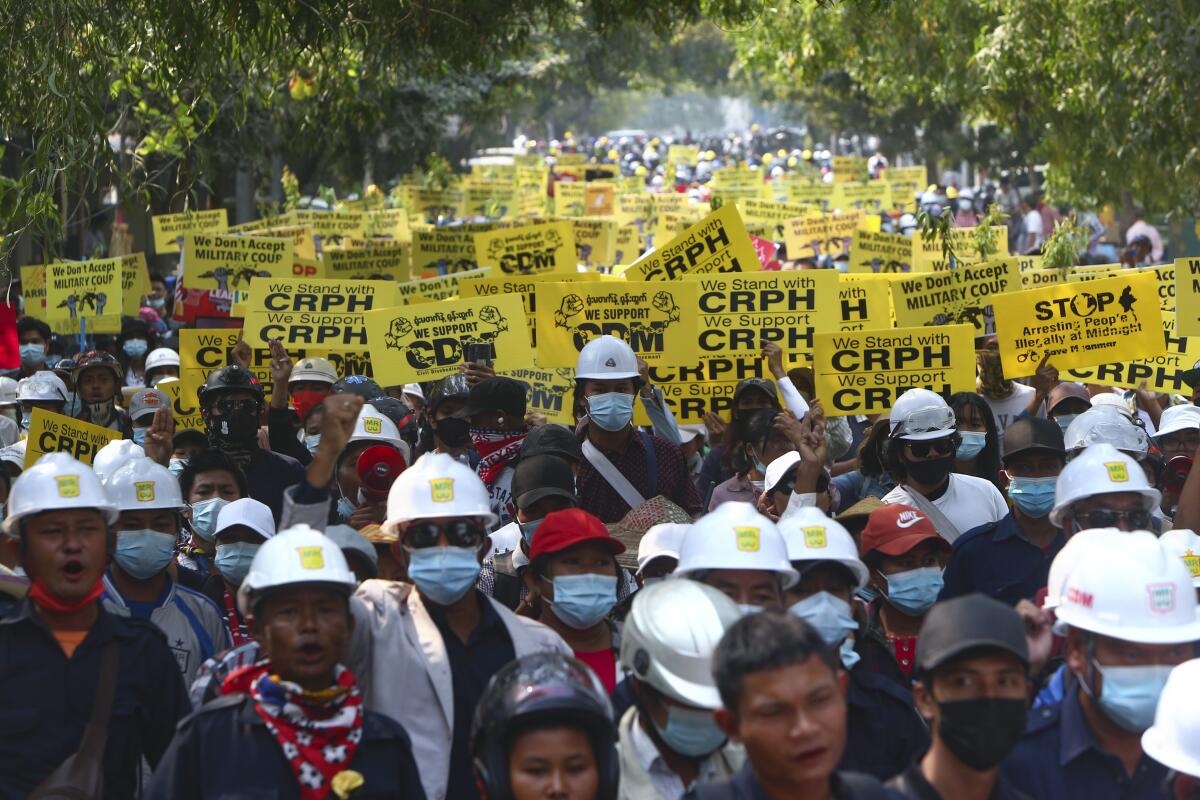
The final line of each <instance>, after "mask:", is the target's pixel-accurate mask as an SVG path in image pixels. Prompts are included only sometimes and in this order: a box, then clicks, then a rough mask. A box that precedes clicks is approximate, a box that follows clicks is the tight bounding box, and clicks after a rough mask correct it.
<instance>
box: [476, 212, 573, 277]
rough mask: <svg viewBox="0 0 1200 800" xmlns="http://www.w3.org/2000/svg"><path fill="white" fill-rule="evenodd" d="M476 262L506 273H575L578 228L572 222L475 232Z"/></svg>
mask: <svg viewBox="0 0 1200 800" xmlns="http://www.w3.org/2000/svg"><path fill="white" fill-rule="evenodd" d="M475 262H476V263H477V264H479V266H481V267H495V268H497V269H498V270H499V271H500V272H502V273H504V274H505V275H530V274H537V273H544V272H568V273H573V272H575V264H576V258H575V230H574V228H572V227H571V223H570V222H568V221H562V222H551V223H546V224H541V225H522V226H520V227H517V228H501V229H499V230H494V231H488V232H486V233H477V234H475Z"/></svg>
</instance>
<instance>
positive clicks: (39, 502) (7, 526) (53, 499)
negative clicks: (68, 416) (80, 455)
mask: <svg viewBox="0 0 1200 800" xmlns="http://www.w3.org/2000/svg"><path fill="white" fill-rule="evenodd" d="M76 508H94V509H96V510H97V511H100V512H102V513H103V514H104V517H105V519H107V520H108V521H109V522H116V521H117V507H116V506H115V505H113V503H112V500H110V499H109V498H108V495H107V494H106V493H105V491H104V487H103V486H102V485H101V484H100V479H99V478H97V477H96V473H94V472H92V468H91V467H89V466H88V465H87V464H84V463H83V462H82V461H76V460H75V459H73V458H71V457H70V456H69V455H67V454H66V453H47V454H46V455H44V456H42V457H41V458H39V459H38V460H37V463H36V464H34V465H33V466H32V467H30V468H29V469H27V470H25V471H24V472H22V473H21V475H20V477H18V478H17V479H16V480H15V481H13V485H12V489H11V490H10V491H9V493H8V516H7V517H5V518H4V532H5V533H7V534H8V535H9V536H16V535H17V530H18V523H19V522H20V520H21V519H22V518H23V517H30V516H34V515H36V514H41V513H42V512H43V511H59V510H63V509H76Z"/></svg>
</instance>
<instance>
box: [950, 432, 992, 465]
mask: <svg viewBox="0 0 1200 800" xmlns="http://www.w3.org/2000/svg"><path fill="white" fill-rule="evenodd" d="M958 435H959V437H960V438H961V439H962V443H961V444H959V446H958V450H956V451H954V457H955V458H957V459H958V460H959V461H966V460H968V459H972V458H974V457H975V456H977V455H979V451H980V450H982V449H983V446H984V445H985V444H986V443H987V434H986V433H983V432H981V431H959V432H958Z"/></svg>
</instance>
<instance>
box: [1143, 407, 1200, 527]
mask: <svg viewBox="0 0 1200 800" xmlns="http://www.w3.org/2000/svg"><path fill="white" fill-rule="evenodd" d="M1154 443H1155V444H1157V445H1158V449H1159V450H1160V451H1161V452H1162V458H1163V460H1164V461H1165V462H1166V468H1167V473H1170V472H1171V471H1173V470H1174V469H1175V467H1176V466H1177V465H1179V464H1184V465H1187V466H1185V467H1183V469H1184V470H1185V471H1190V469H1191V464H1189V462H1188V459H1192V462H1191V463H1194V462H1195V457H1196V452H1197V451H1198V450H1200V406H1193V405H1179V406H1171V407H1170V408H1168V409H1166V410H1165V411H1163V413H1162V418H1161V419H1159V421H1158V430H1157V431H1156V432H1155V434H1154ZM1173 459H1177V460H1173ZM1158 486H1159V487H1160V488H1161V489H1162V490H1163V499H1162V503H1161V504H1160V510H1161V511H1162V513H1163V514H1164V515H1166V516H1174V514H1175V509H1176V506H1177V504H1178V503H1179V494H1178V492H1179V490H1180V488H1181V487H1178V486H1173V485H1171V484H1170V483H1169V482H1168V481H1165V480H1160V481H1159V483H1158Z"/></svg>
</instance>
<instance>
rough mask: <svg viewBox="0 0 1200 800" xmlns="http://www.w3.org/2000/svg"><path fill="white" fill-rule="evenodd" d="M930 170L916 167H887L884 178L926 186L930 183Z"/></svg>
mask: <svg viewBox="0 0 1200 800" xmlns="http://www.w3.org/2000/svg"><path fill="white" fill-rule="evenodd" d="M928 176H929V170H928V169H926V168H925V167H923V166H915V167H887V168H886V169H884V171H883V177H884V178H885V179H887V180H890V181H909V182H911V183H919V184H920V185H922V186H925V185H926V184H928V183H929V181H928V180H927V178H928Z"/></svg>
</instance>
